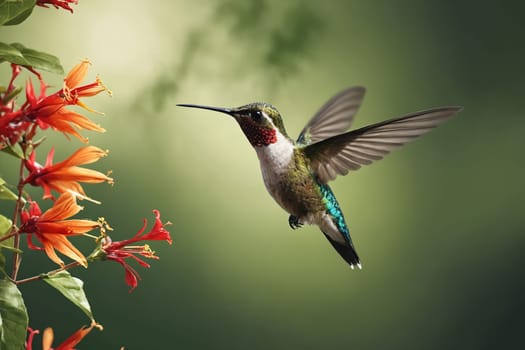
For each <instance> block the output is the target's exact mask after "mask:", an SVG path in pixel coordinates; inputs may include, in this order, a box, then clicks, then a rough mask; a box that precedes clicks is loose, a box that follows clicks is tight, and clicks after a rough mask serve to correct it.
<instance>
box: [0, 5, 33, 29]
mask: <svg viewBox="0 0 525 350" xmlns="http://www.w3.org/2000/svg"><path fill="white" fill-rule="evenodd" d="M35 4H36V0H6V1H2V2H0V25H14V24H19V23H22V22H23V21H24V20H25V19H26V18H27V17H29V15H30V14H31V12H32V11H33V8H34V7H35Z"/></svg>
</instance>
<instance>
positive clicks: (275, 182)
mask: <svg viewBox="0 0 525 350" xmlns="http://www.w3.org/2000/svg"><path fill="white" fill-rule="evenodd" d="M365 91H366V90H365V88H364V87H361V86H355V87H351V88H347V89H345V90H343V91H341V92H339V93H338V94H337V95H335V96H334V97H332V98H331V99H330V100H328V102H326V103H325V104H324V105H323V106H322V107H321V108H320V109H319V110H318V111H317V113H315V114H314V115H313V117H312V118H311V119H310V120H309V122H308V123H307V124H306V126H305V127H304V128H303V130H302V131H301V133H300V134H299V137H298V138H297V140H296V141H294V140H293V139H291V138H290V137H289V136H288V134H287V133H286V129H285V127H284V123H283V118H282V116H281V114H280V113H279V111H278V110H277V109H276V108H275V107H274V106H272V105H271V104H268V103H263V102H255V103H250V104H247V105H244V106H241V107H236V108H223V107H211V106H204V105H195V104H178V105H177V106H181V107H190V108H200V109H206V110H211V111H215V112H220V113H223V114H227V115H229V116H231V117H233V118H234V119H235V120H236V121H237V123H238V124H239V126H240V128H241V130H242V131H243V133H244V135H245V136H246V138H247V139H248V141H249V142H250V144H251V145H252V147H253V148H254V149H255V152H256V154H257V157H258V158H259V163H260V166H261V172H262V177H263V181H264V184H265V186H266V189H267V191H268V192H269V193H270V195H271V196H272V197H273V198H274V200H275V201H276V202H277V203H278V204H279V205H280V206H281V207H282V208H283V209H284V210H285V211H286V212H287V213H288V214H290V215H289V217H288V224H289V225H290V227H291V228H292V229H297V228H299V227H301V226H302V225H304V224H309V225H317V226H318V227H319V228H320V230H321V232H322V233H323V234H324V236H325V237H326V238H327V240H328V241H329V242H330V244H331V245H332V247H333V248H335V250H336V251H337V252H338V253H339V255H341V257H342V258H343V259H344V260H345V261H346V262H347V263H348V264H349V265H350V267H351V268H352V269H354V268H355V267H357V268H359V269H361V260H360V259H359V256H358V255H357V252H356V249H355V246H354V244H353V242H352V239H351V238H350V230H349V228H348V226H347V224H346V222H345V218H344V215H343V212H342V210H341V207H340V206H339V203H338V202H337V199H336V198H335V196H334V194H333V192H332V190H331V189H330V187H329V185H328V182H329V181H331V180H334V179H335V178H336V177H337V176H338V175H346V174H347V173H348V172H349V171H350V170H358V169H359V168H361V166H362V165H368V164H371V163H373V162H375V161H377V160H380V159H382V158H383V157H384V156H385V155H386V154H388V153H389V152H390V151H392V150H394V149H396V148H398V147H401V146H402V145H404V144H405V143H407V142H410V141H412V140H414V139H415V138H417V137H419V136H420V135H423V134H425V133H427V132H428V131H430V130H432V129H433V128H435V127H436V126H438V125H439V124H441V123H442V122H444V121H445V120H448V119H449V118H451V117H452V116H454V115H456V114H457V113H458V112H459V111H461V110H462V107H457V106H449V107H438V108H433V109H428V110H423V111H420V112H415V113H411V114H407V115H404V116H401V117H397V118H393V119H390V120H386V121H382V122H379V123H376V124H372V125H368V126H365V127H362V128H359V129H355V130H352V131H347V130H348V129H349V128H350V126H351V124H352V122H353V120H354V116H355V114H356V112H357V111H358V109H359V107H360V105H361V102H362V101H363V97H364V95H365Z"/></svg>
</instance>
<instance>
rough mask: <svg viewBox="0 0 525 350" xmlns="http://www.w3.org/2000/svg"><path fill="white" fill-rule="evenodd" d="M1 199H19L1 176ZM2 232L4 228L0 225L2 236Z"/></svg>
mask: <svg viewBox="0 0 525 350" xmlns="http://www.w3.org/2000/svg"><path fill="white" fill-rule="evenodd" d="M0 199H6V200H9V201H16V200H17V199H18V196H17V195H16V194H14V193H13V192H12V191H11V190H10V189H9V188H7V186H6V182H5V180H4V179H2V178H1V177H0ZM1 233H2V228H1V226H0V236H1Z"/></svg>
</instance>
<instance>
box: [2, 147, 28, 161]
mask: <svg viewBox="0 0 525 350" xmlns="http://www.w3.org/2000/svg"><path fill="white" fill-rule="evenodd" d="M5 146H6V147H4V148H2V149H1V150H0V151H1V152H4V153H7V154H10V155H12V156H13V157H16V158H19V159H24V158H25V156H24V151H23V150H22V147H21V146H20V145H19V144H18V143H15V144H14V145H10V144H9V143H7V144H5Z"/></svg>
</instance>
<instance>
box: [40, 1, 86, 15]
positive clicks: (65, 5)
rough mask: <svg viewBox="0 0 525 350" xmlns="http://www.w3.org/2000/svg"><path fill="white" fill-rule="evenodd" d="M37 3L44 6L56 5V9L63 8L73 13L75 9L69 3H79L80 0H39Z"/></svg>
mask: <svg viewBox="0 0 525 350" xmlns="http://www.w3.org/2000/svg"><path fill="white" fill-rule="evenodd" d="M36 4H37V5H38V6H42V7H46V8H47V7H49V5H52V6H54V7H55V8H56V9H59V8H63V9H64V10H67V11H69V12H71V13H73V9H72V8H71V7H70V6H69V4H75V5H76V4H78V0H37V1H36Z"/></svg>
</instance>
